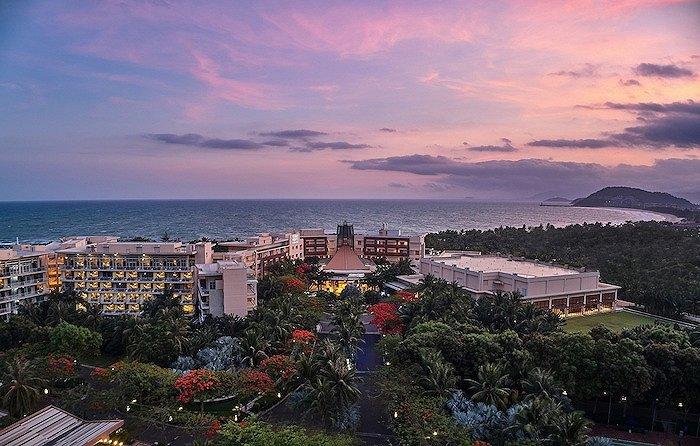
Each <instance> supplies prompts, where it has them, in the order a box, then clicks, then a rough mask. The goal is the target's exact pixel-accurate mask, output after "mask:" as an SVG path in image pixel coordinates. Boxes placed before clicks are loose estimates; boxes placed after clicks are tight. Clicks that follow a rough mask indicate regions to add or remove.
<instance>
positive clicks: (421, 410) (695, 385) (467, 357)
mask: <svg viewBox="0 0 700 446" xmlns="http://www.w3.org/2000/svg"><path fill="white" fill-rule="evenodd" d="M420 296H421V299H420V300H417V301H414V302H408V303H405V304H403V305H402V306H401V307H400V308H399V309H398V314H399V315H400V317H401V318H402V321H403V322H404V324H405V326H406V330H405V332H403V333H398V334H396V335H393V336H385V337H384V338H383V339H382V341H381V342H380V348H381V350H382V352H383V355H384V358H385V361H386V365H385V367H384V368H383V370H382V376H383V379H382V383H383V388H384V395H385V396H386V399H387V401H389V414H390V415H391V419H392V427H393V429H394V430H395V432H396V433H397V434H398V435H399V436H400V438H401V441H402V442H403V443H404V444H424V440H425V438H426V436H428V437H430V436H431V435H433V436H434V437H437V438H435V440H436V441H438V442H440V443H441V444H462V443H461V442H462V441H463V438H464V433H465V432H468V433H469V436H470V438H472V439H473V440H483V441H488V442H489V443H490V444H492V445H506V444H514V443H513V442H517V444H525V443H522V442H526V443H527V442H530V443H531V444H549V445H572V444H584V443H585V442H586V429H587V426H588V423H587V421H586V420H585V417H583V415H582V414H581V413H578V412H576V411H572V408H573V407H575V405H576V402H584V401H593V400H596V399H598V398H603V396H604V395H607V396H608V397H609V398H613V399H615V400H616V401H620V400H621V399H623V398H624V400H625V401H628V402H629V403H633V404H641V405H649V406H651V405H652V404H653V403H656V404H657V405H659V406H665V407H676V405H677V404H678V403H679V402H682V403H683V404H684V407H686V408H689V409H690V410H697V409H700V379H699V378H698V376H700V348H699V347H700V343H698V342H697V339H696V338H693V334H692V333H689V332H687V331H684V330H681V329H675V328H671V327H668V326H662V325H650V326H641V327H637V328H635V329H632V330H626V331H622V332H621V333H613V332H612V331H610V330H608V329H606V328H604V327H602V326H598V327H595V328H594V329H593V330H591V332H590V333H565V332H563V331H562V330H561V328H560V325H561V321H560V319H559V316H557V315H556V314H554V313H552V312H550V311H548V310H544V309H538V308H536V307H534V306H532V305H530V304H527V303H524V302H523V301H522V300H521V299H520V296H518V295H516V294H497V295H495V296H485V297H482V298H480V299H479V300H477V301H474V300H473V299H472V298H471V297H470V296H469V295H468V294H467V293H465V292H464V291H463V290H462V289H460V288H459V287H457V286H456V285H452V284H448V283H447V282H445V281H443V280H436V279H434V278H433V277H430V276H429V277H427V278H426V280H425V283H424V285H423V287H422V289H421V290H420ZM693 339H695V340H693ZM543 365H546V366H545V367H546V368H544V367H543ZM572 401H573V406H572Z"/></svg>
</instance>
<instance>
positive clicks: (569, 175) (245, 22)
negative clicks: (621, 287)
mask: <svg viewBox="0 0 700 446" xmlns="http://www.w3.org/2000/svg"><path fill="white" fill-rule="evenodd" d="M699 156H700V2H699V1H673V0H634V1H633V0H619V1H615V2H612V1H611V2H603V1H589V0H577V1H571V2H565V1H547V2H536V1H534V0H522V1H484V2H477V1H465V2H447V1H446V2H438V1H424V2H414V1H396V2H386V1H367V2H360V1H351V2H348V1H346V2H331V1H328V0H323V1H318V2H312V1H295V2H291V1H289V2H272V1H251V2H247V1H222V2H212V1H207V2H177V1H166V0H153V1H150V2H149V1H127V0H125V1H108V2H94V1H82V2H78V1H76V2H65V1H46V2H34V1H9V2H8V1H3V2H0V164H1V165H2V173H0V200H40V199H52V200H53V199H106V198H120V199H121V198H262V197H266V198H268V197H269V198H273V197H279V198H293V197H303V198H333V197H340V198H387V197H398V198H428V197H435V198H463V197H473V198H478V199H489V200H490V199H503V200H510V199H533V198H534V199H541V198H548V197H551V196H557V195H558V196H564V197H569V198H575V197H579V196H585V195H587V194H589V193H591V192H593V191H595V190H596V189H598V188H600V187H602V186H606V185H625V186H635V187H642V188H646V189H650V190H662V191H667V192H671V193H674V194H677V195H680V196H683V197H685V198H688V199H691V200H693V201H695V202H700V157H699Z"/></svg>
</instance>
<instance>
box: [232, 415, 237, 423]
mask: <svg viewBox="0 0 700 446" xmlns="http://www.w3.org/2000/svg"><path fill="white" fill-rule="evenodd" d="M233 421H235V422H236V423H238V414H236V415H234V416H233Z"/></svg>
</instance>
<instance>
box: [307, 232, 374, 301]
mask: <svg viewBox="0 0 700 446" xmlns="http://www.w3.org/2000/svg"><path fill="white" fill-rule="evenodd" d="M336 242H337V248H336V250H335V253H333V256H332V257H331V258H330V259H322V260H321V261H320V267H321V270H322V271H325V272H326V273H328V274H329V277H328V279H327V280H326V282H325V284H324V289H326V290H328V291H332V292H334V293H340V292H341V291H343V289H344V288H345V287H346V286H347V285H348V284H351V283H352V284H355V285H357V286H359V287H360V288H362V287H363V283H362V282H363V280H364V278H365V275H367V274H369V273H372V272H374V271H376V270H377V267H376V265H375V264H374V262H373V261H372V260H371V259H368V258H364V259H362V258H360V257H359V256H358V255H357V253H356V252H355V250H354V249H353V247H354V246H355V231H354V228H353V226H352V225H349V224H347V222H346V223H343V224H342V225H338V232H337V234H336Z"/></svg>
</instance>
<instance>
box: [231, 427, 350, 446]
mask: <svg viewBox="0 0 700 446" xmlns="http://www.w3.org/2000/svg"><path fill="white" fill-rule="evenodd" d="M219 434H220V436H221V438H222V439H224V440H225V441H224V443H223V444H241V445H246V446H352V445H354V444H355V441H354V440H353V439H352V438H351V437H349V436H345V435H331V434H326V433H322V432H309V431H306V430H304V429H302V428H300V427H298V426H284V427H281V428H279V429H275V428H273V427H272V426H271V425H269V424H267V423H262V422H253V423H233V422H228V423H226V424H225V425H224V426H223V428H222V429H221V431H220V433H219Z"/></svg>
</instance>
